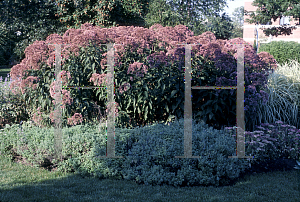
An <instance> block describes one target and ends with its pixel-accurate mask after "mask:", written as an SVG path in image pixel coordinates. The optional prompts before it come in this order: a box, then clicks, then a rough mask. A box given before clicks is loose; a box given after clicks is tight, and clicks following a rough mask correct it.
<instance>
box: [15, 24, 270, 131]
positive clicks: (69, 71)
mask: <svg viewBox="0 0 300 202" xmlns="http://www.w3.org/2000/svg"><path fill="white" fill-rule="evenodd" d="M109 42H111V43H116V44H115V46H114V47H115V53H114V56H115V57H114V62H115V67H114V69H115V75H114V76H115V89H116V91H115V97H114V99H115V107H116V111H115V113H119V114H120V115H124V117H125V118H126V121H125V122H126V123H129V125H130V126H134V125H146V124H149V123H150V124H151V123H153V122H156V121H158V120H163V121H167V120H168V118H170V117H172V116H174V115H175V116H176V117H178V118H180V117H183V114H184V99H185V96H184V89H185V83H184V68H183V67H184V64H185V61H184V58H185V57H184V56H185V48H184V47H182V46H177V44H179V43H187V44H193V43H200V45H196V46H192V54H191V56H192V67H193V69H192V79H193V81H192V86H195V85H197V86H199V85H211V86H216V85H218V86H228V85H236V82H235V80H236V71H237V70H236V67H237V62H236V60H237V53H236V52H237V46H236V45H235V44H234V43H236V44H241V43H242V44H244V45H245V46H244V50H245V87H246V90H245V117H246V123H247V124H246V126H247V127H246V128H249V126H250V124H251V121H254V120H256V113H255V110H256V108H257V102H258V100H261V99H262V100H263V101H264V102H266V101H267V97H268V95H267V94H266V93H265V92H264V91H262V90H261V88H262V87H263V86H264V85H265V83H266V76H267V75H268V73H269V69H270V68H276V64H275V61H274V59H273V57H272V56H271V55H269V54H268V53H265V52H263V53H260V54H259V55H256V52H255V51H254V50H253V47H252V46H251V45H247V44H245V41H244V40H243V39H241V38H238V39H232V40H216V37H215V36H214V34H213V33H211V32H205V33H203V34H202V35H199V36H193V32H191V31H190V30H188V29H187V27H186V26H183V25H178V26H175V27H174V28H172V27H162V26H161V25H158V24H156V25H153V26H152V27H151V28H150V29H145V28H140V27H133V26H130V27H123V26H120V27H112V28H109V29H106V28H100V27H97V26H92V25H90V24H88V23H86V24H84V25H82V26H81V29H69V30H67V31H66V33H65V34H64V35H63V36H60V35H58V34H51V35H50V36H48V37H47V39H46V41H36V42H34V43H33V44H32V45H30V46H29V47H27V48H26V50H25V56H26V57H25V59H24V60H22V62H21V63H20V64H18V65H16V66H14V67H13V68H12V70H11V77H12V78H13V79H18V80H17V81H15V82H13V83H12V85H11V88H13V87H18V88H19V89H18V90H16V91H14V93H16V94H17V95H20V94H22V98H23V99H24V100H25V101H26V104H27V106H28V107H30V108H32V109H33V110H34V111H35V112H37V113H38V111H37V110H36V109H38V107H40V108H39V110H40V112H41V113H40V114H37V115H36V117H34V116H33V114H31V117H32V119H37V118H38V116H42V114H43V115H45V116H48V118H43V119H42V120H43V121H42V122H43V123H44V125H45V126H47V127H50V126H51V124H52V123H53V121H54V120H53V119H54V117H53V110H54V108H53V99H54V98H53V94H52V93H51V91H52V92H53V90H54V89H53V86H55V82H63V86H73V87H74V86H75V87H80V86H87V87H89V86H98V85H101V84H102V86H103V85H105V84H106V85H107V83H105V82H104V81H103V79H104V78H107V76H108V75H109V73H108V68H107V66H105V65H106V64H107V47H106V46H104V45H100V44H107V43H109ZM49 44H65V45H64V46H62V49H61V58H62V67H61V73H62V76H63V77H62V78H61V80H60V81H54V78H55V77H54V70H55V65H54V56H55V51H54V45H49ZM118 44H119V45H118ZM120 44H123V45H120ZM70 53H71V54H70ZM27 70H28V71H27ZM68 75H69V76H70V77H69V76H68ZM228 77H230V78H228ZM51 89H53V90H51ZM234 91H235V90H230V92H229V90H220V89H219V90H197V91H195V93H194V92H193V112H195V113H197V118H198V119H203V120H204V121H205V122H206V123H209V124H211V125H217V123H221V125H222V124H224V125H235V124H236V115H235V113H236V95H235V94H234ZM61 93H62V106H61V108H62V117H63V120H64V123H65V125H66V124H67V123H72V124H73V123H82V124H83V123H85V122H88V121H89V120H91V119H92V118H96V117H95V115H94V117H93V116H92V111H93V105H94V103H95V102H96V101H98V102H99V101H100V102H99V106H101V107H102V109H106V107H107V106H106V105H107V104H108V103H106V102H105V100H106V95H107V90H106V89H105V88H98V89H96V88H95V89H79V88H78V89H76V88H70V89H68V88H64V89H62V91H61ZM195 100H196V102H195ZM76 113H77V114H76ZM75 114H76V115H75ZM79 114H81V116H80V115H79ZM216 114H218V115H217V116H216ZM120 117H121V116H120ZM120 117H117V116H116V118H117V122H118V121H120V120H119V118H120ZM225 117H228V120H227V118H226V119H224V118H225ZM75 119H76V120H75ZM81 120H82V121H83V122H81ZM37 122H38V120H37ZM120 122H121V123H122V122H123V123H124V121H120ZM121 123H120V124H121ZM40 124H42V123H40ZM40 126H42V125H40ZM218 127H221V126H218Z"/></svg>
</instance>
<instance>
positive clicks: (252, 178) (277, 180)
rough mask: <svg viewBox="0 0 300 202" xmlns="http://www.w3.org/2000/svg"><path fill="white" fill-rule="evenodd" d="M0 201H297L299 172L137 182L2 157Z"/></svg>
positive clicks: (0, 159) (0, 158)
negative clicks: (219, 183) (220, 182)
mask: <svg viewBox="0 0 300 202" xmlns="http://www.w3.org/2000/svg"><path fill="white" fill-rule="evenodd" d="M0 170H1V171H0V201H1V202H9V201H14V202H15V201H22V202H25V201H28V202H29V201H44V202H46V201H49V202H50V201H55V202H59V201H93V202H94V201H106V202H108V201H114V202H115V201H156V202H158V201H189V202H191V201H197V202H199V201H210V202H213V201H215V202H216V201H230V202H232V201H241V202H245V201H253V202H259V201H264V202H267V201H270V202H271V201H272V202H280V201H284V202H287V201H289V202H292V201H295V202H296V201H299V197H300V195H299V193H300V192H299V189H298V183H299V182H300V179H299V178H300V173H299V170H292V171H284V172H283V171H281V172H279V171H278V172H270V173H260V174H256V175H246V176H244V177H243V178H241V179H239V180H238V182H236V183H235V184H234V185H230V186H223V187H213V186H209V187H204V186H197V187H179V188H175V187H173V186H168V185H163V186H147V185H143V184H141V185H138V184H136V183H135V182H133V181H127V180H114V179H97V178H93V177H84V178H83V177H81V176H79V175H77V174H73V173H63V172H58V171H54V172H50V171H47V170H44V169H42V168H35V167H31V166H30V165H24V164H22V163H16V162H12V161H11V160H10V159H9V158H7V157H5V156H1V157H0Z"/></svg>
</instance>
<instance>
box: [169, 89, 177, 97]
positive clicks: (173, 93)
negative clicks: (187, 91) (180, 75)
mask: <svg viewBox="0 0 300 202" xmlns="http://www.w3.org/2000/svg"><path fill="white" fill-rule="evenodd" d="M177 92H178V90H172V92H171V98H172V97H174V95H175V94H176V93H177Z"/></svg>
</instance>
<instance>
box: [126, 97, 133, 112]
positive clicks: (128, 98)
mask: <svg viewBox="0 0 300 202" xmlns="http://www.w3.org/2000/svg"><path fill="white" fill-rule="evenodd" d="M128 100H129V102H128V104H127V107H126V110H127V109H128V108H129V106H130V103H131V100H132V99H130V98H128Z"/></svg>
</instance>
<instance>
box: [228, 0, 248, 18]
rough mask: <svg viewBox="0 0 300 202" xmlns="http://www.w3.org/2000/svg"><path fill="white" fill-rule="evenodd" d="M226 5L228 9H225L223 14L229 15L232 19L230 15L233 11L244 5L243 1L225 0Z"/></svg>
mask: <svg viewBox="0 0 300 202" xmlns="http://www.w3.org/2000/svg"><path fill="white" fill-rule="evenodd" d="M226 2H227V5H228V8H225V9H224V10H225V12H226V13H227V14H228V15H229V17H233V16H232V13H233V11H234V9H235V8H238V7H241V6H244V5H245V1H244V0H234V1H229V0H227V1H226Z"/></svg>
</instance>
